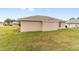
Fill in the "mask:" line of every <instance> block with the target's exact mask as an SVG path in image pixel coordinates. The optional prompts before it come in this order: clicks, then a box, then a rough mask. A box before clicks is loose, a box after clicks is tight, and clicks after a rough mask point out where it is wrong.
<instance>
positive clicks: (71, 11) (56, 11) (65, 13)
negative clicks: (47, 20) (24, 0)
mask: <svg viewBox="0 0 79 59" xmlns="http://www.w3.org/2000/svg"><path fill="white" fill-rule="evenodd" d="M32 15H45V16H51V17H56V18H60V19H63V20H68V19H69V18H71V17H79V8H0V21H3V20H5V19H6V18H12V19H18V18H21V17H28V16H32Z"/></svg>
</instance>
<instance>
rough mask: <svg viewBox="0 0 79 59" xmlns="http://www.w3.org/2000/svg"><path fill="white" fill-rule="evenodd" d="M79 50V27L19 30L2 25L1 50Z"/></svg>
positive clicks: (0, 31)
mask: <svg viewBox="0 0 79 59" xmlns="http://www.w3.org/2000/svg"><path fill="white" fill-rule="evenodd" d="M62 50H63V51H72V50H75V51H76V50H79V29H77V28H76V29H60V30H57V31H49V32H19V27H15V26H4V27H0V51H62Z"/></svg>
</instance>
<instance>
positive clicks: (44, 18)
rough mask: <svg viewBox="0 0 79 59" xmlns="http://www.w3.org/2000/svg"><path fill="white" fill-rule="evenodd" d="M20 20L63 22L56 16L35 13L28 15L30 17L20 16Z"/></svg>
mask: <svg viewBox="0 0 79 59" xmlns="http://www.w3.org/2000/svg"><path fill="white" fill-rule="evenodd" d="M19 20H20V21H23V20H24V21H25V20H28V21H61V22H65V21H64V20H61V19H57V18H52V17H49V16H41V15H35V16H30V17H24V18H20V19H19Z"/></svg>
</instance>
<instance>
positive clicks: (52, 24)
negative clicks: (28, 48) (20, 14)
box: [19, 15, 65, 32]
mask: <svg viewBox="0 0 79 59" xmlns="http://www.w3.org/2000/svg"><path fill="white" fill-rule="evenodd" d="M19 20H20V24H21V26H20V31H21V32H29V31H52V30H58V29H60V28H65V21H63V20H60V19H57V18H52V17H49V16H41V15H35V16H30V17H24V18H19Z"/></svg>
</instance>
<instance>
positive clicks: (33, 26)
mask: <svg viewBox="0 0 79 59" xmlns="http://www.w3.org/2000/svg"><path fill="white" fill-rule="evenodd" d="M41 30H42V26H41V22H29V21H21V29H20V31H21V32H29V31H41Z"/></svg>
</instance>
